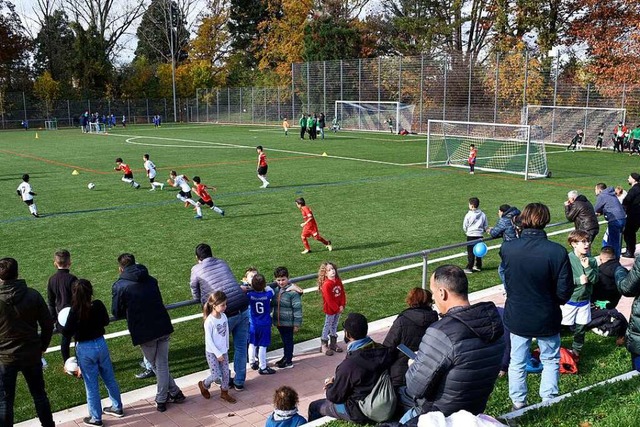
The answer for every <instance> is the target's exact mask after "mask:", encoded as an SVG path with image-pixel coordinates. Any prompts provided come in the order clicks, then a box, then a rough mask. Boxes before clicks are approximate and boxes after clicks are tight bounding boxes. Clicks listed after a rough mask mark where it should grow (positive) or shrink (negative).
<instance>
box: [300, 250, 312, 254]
mask: <svg viewBox="0 0 640 427" xmlns="http://www.w3.org/2000/svg"><path fill="white" fill-rule="evenodd" d="M309 252H311V251H310V250H309V249H305V250H304V251H302V252H300V253H301V254H303V255H304V254H308V253H309Z"/></svg>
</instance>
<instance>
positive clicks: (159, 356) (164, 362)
mask: <svg viewBox="0 0 640 427" xmlns="http://www.w3.org/2000/svg"><path fill="white" fill-rule="evenodd" d="M140 348H141V349H142V354H144V357H146V358H147V360H148V361H149V362H150V363H151V369H153V372H155V374H156V380H157V382H158V384H157V386H158V388H157V390H156V402H158V403H166V402H167V400H168V399H169V396H170V395H171V396H175V395H176V394H178V393H180V389H179V388H178V386H177V385H176V382H175V381H174V380H173V377H172V376H171V373H169V335H165V336H163V337H160V338H157V339H155V340H151V341H148V342H146V343H143V344H140Z"/></svg>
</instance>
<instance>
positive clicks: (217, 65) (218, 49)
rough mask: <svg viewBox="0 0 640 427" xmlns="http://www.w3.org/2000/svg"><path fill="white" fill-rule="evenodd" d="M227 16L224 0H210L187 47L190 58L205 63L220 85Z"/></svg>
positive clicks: (221, 81) (222, 71)
mask: <svg viewBox="0 0 640 427" xmlns="http://www.w3.org/2000/svg"><path fill="white" fill-rule="evenodd" d="M228 16H229V9H228V8H227V7H226V4H225V1H224V0H211V1H210V2H209V3H208V9H207V10H206V11H204V12H203V13H202V14H201V15H200V17H199V19H200V25H199V27H198V30H197V32H196V37H195V38H194V39H193V40H192V42H191V45H190V49H189V57H190V59H191V60H193V61H197V62H199V63H206V64H207V66H208V67H209V73H210V74H211V77H212V79H213V80H214V81H215V82H217V84H220V85H221V84H222V83H223V81H224V77H223V74H224V63H225V60H226V58H227V55H228V52H229V31H228V28H227V20H228Z"/></svg>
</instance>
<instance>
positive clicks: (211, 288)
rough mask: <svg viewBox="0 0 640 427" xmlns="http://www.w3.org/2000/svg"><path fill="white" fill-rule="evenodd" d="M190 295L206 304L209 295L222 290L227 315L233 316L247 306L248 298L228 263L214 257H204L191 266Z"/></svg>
mask: <svg viewBox="0 0 640 427" xmlns="http://www.w3.org/2000/svg"><path fill="white" fill-rule="evenodd" d="M190 283H191V295H192V296H193V299H199V300H200V303H202V305H204V304H206V302H207V299H209V295H211V294H212V293H214V292H215V291H222V292H224V293H225V294H226V295H227V310H226V311H225V314H226V315H227V317H233V316H235V315H236V314H238V313H240V312H242V311H244V310H246V309H247V307H249V298H248V297H247V295H246V294H245V293H244V291H243V290H242V289H241V288H240V284H239V283H238V281H237V280H236V278H235V277H234V275H233V273H232V272H231V268H229V265H228V264H227V263H226V262H225V261H223V260H221V259H219V258H214V257H209V258H205V259H203V260H202V261H200V262H199V263H197V264H196V265H194V266H193V267H191V281H190Z"/></svg>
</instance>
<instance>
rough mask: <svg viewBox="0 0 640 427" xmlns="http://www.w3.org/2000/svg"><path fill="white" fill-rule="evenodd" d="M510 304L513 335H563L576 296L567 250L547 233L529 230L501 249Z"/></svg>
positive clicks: (507, 311)
mask: <svg viewBox="0 0 640 427" xmlns="http://www.w3.org/2000/svg"><path fill="white" fill-rule="evenodd" d="M500 256H501V257H502V262H503V264H504V268H505V271H504V274H505V290H506V291H507V302H506V304H505V308H504V323H505V325H507V327H508V328H509V330H510V331H511V333H512V334H516V335H519V336H522V337H549V336H552V335H556V334H558V333H559V332H560V321H561V320H562V313H561V311H560V306H561V305H562V304H566V302H567V301H569V298H570V297H571V294H572V293H573V289H574V285H573V275H572V272H571V265H570V264H569V256H568V255H567V250H566V249H565V248H564V247H563V246H562V245H560V244H558V243H555V242H551V241H549V240H548V239H547V234H546V233H545V232H544V230H536V229H532V228H526V229H524V230H522V233H521V234H520V238H519V239H515V240H511V241H508V242H504V243H503V244H502V247H501V248H500Z"/></svg>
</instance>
